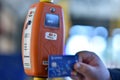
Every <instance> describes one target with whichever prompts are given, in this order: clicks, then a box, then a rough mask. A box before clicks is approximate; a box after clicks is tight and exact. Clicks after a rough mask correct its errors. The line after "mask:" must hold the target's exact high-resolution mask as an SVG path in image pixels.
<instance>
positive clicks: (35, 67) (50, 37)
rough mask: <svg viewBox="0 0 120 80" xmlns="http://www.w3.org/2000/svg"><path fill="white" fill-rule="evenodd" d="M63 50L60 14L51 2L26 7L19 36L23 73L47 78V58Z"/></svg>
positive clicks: (61, 18) (44, 1) (42, 1)
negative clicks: (27, 9)
mask: <svg viewBox="0 0 120 80" xmlns="http://www.w3.org/2000/svg"><path fill="white" fill-rule="evenodd" d="M63 50H64V19H63V10H62V8H61V7H60V6H59V5H55V4H53V1H52V0H40V2H38V3H35V4H33V5H31V6H30V9H29V11H28V14H27V17H26V20H25V23H24V28H23V33H22V58H23V65H24V70H25V73H26V74H27V75H29V76H35V77H41V78H46V77H47V75H48V74H47V69H48V56H49V55H54V54H55V55H61V54H63Z"/></svg>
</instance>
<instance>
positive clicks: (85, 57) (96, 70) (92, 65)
mask: <svg viewBox="0 0 120 80" xmlns="http://www.w3.org/2000/svg"><path fill="white" fill-rule="evenodd" d="M77 55H78V56H79V62H77V63H76V64H75V65H74V71H73V72H72V73H71V75H72V78H73V79H74V80H111V79H110V73H109V71H108V69H107V68H106V67H105V66H104V64H103V62H102V61H101V60H100V58H99V57H98V56H97V55H96V54H95V53H93V52H88V51H82V52H78V53H77Z"/></svg>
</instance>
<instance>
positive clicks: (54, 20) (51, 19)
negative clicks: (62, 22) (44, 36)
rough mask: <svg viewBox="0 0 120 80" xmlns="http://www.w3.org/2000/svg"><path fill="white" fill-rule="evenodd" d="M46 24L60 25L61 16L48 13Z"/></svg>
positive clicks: (51, 25) (50, 25)
mask: <svg viewBox="0 0 120 80" xmlns="http://www.w3.org/2000/svg"><path fill="white" fill-rule="evenodd" d="M45 25H46V26H49V27H56V28H58V27H59V16H58V15H56V14H46V18H45Z"/></svg>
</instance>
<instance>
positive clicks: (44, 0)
mask: <svg viewBox="0 0 120 80" xmlns="http://www.w3.org/2000/svg"><path fill="white" fill-rule="evenodd" d="M40 2H53V0H40Z"/></svg>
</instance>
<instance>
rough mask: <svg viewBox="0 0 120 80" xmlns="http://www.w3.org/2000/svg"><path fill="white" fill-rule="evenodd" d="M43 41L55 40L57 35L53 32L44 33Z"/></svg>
mask: <svg viewBox="0 0 120 80" xmlns="http://www.w3.org/2000/svg"><path fill="white" fill-rule="evenodd" d="M45 39H48V40H57V34H56V33H53V32H46V33H45Z"/></svg>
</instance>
